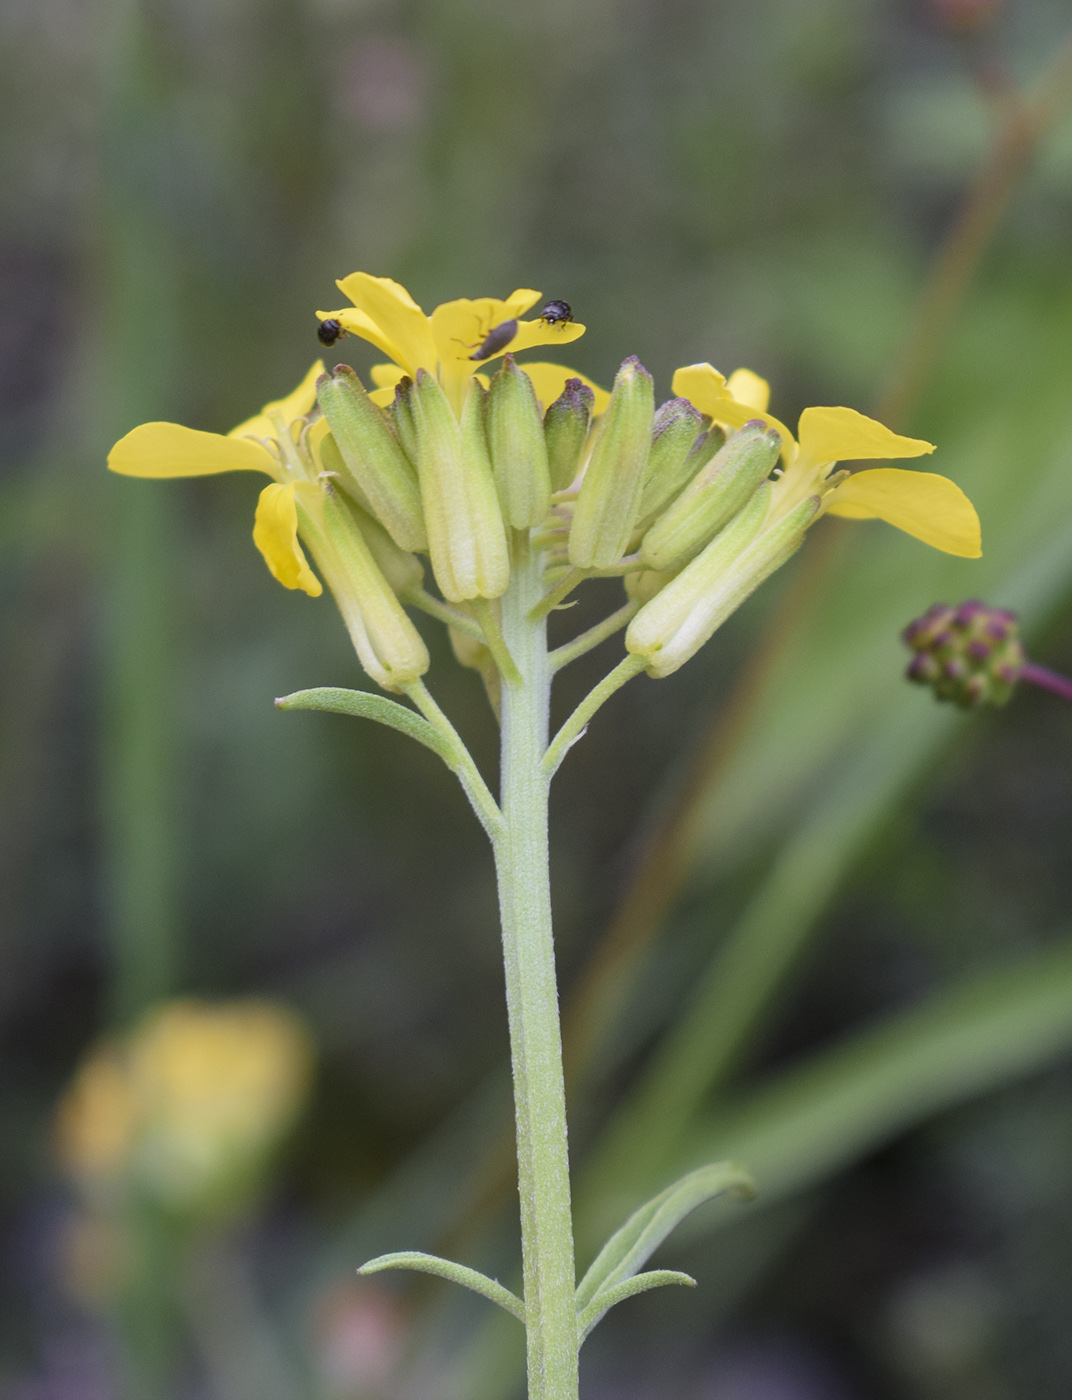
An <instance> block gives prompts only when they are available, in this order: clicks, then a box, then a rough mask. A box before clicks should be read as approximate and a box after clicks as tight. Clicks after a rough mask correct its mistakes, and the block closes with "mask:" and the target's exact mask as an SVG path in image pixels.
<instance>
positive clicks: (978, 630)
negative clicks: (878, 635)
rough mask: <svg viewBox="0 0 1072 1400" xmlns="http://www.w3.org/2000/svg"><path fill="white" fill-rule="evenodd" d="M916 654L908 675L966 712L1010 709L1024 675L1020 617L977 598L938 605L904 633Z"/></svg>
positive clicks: (908, 644) (911, 624)
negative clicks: (981, 707) (997, 707)
mask: <svg viewBox="0 0 1072 1400" xmlns="http://www.w3.org/2000/svg"><path fill="white" fill-rule="evenodd" d="M901 635H902V637H903V639H904V642H905V645H906V646H908V647H910V648H911V649H912V651H914V652H915V655H914V656H913V658H912V660H911V661H910V662H909V664H908V670H907V671H906V673H905V674H906V676H907V677H908V679H909V680H910V681H915V682H916V683H917V684H918V685H929V686H930V687H931V688H932V689H933V690H934V693H935V695H936V696H937V697H938V699H939V700H951V701H952V702H953V703H954V704H955V705H959V706H961V708H962V709H972V708H974V707H976V706H979V705H986V704H990V705H1004V703H1005V702H1006V700H1008V698H1009V696H1010V695H1011V694H1012V692H1013V688H1014V687H1015V685H1016V683H1017V681H1018V680H1019V679H1020V676H1021V674H1022V672H1023V670H1024V666H1025V662H1026V658H1025V656H1024V649H1023V647H1022V645H1021V643H1020V636H1019V624H1018V621H1017V618H1016V614H1015V613H1013V612H1010V611H1009V610H1008V609H1007V608H988V607H987V606H986V604H985V603H981V602H979V600H978V599H976V598H972V599H969V600H968V601H967V602H964V603H961V604H960V606H959V607H956V608H950V607H947V606H946V604H944V603H935V604H934V605H933V607H930V608H928V609H927V611H926V612H925V613H924V614H923V616H922V617H919V618H916V620H915V621H914V622H910V623H909V624H908V626H907V627H906V628H905V629H904V632H903V633H902V634H901Z"/></svg>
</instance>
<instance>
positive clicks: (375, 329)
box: [316, 306, 423, 362]
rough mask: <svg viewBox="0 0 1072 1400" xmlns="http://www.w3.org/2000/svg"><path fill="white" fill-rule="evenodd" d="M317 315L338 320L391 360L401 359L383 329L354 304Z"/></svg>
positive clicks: (322, 318) (321, 318)
mask: <svg viewBox="0 0 1072 1400" xmlns="http://www.w3.org/2000/svg"><path fill="white" fill-rule="evenodd" d="M316 314H317V316H318V317H319V318H320V320H321V321H328V320H330V321H338V323H339V325H340V326H342V328H343V330H344V331H349V332H350V334H351V335H357V336H360V337H361V339H362V340H367V341H368V342H369V344H370V345H375V347H376V349H377V350H380V351H382V353H383V354H385V355H389V356H390V357H391V359H392V360H398V361H400V362H401V360H402V351H401V350H400V349H399V348H398V346H397V345H396V344H395V343H394V341H393V340H392V339H391V338H390V336H387V335H384V333H383V331H382V330H381V329H380V327H379V326H378V325H377V324H376V322H375V321H374V320H373V319H372V317H371V316H366V315H365V313H364V312H363V311H358V309H357V308H356V307H354V306H344V307H342V308H341V310H339V311H318V312H317V313H316ZM422 314H423V313H422Z"/></svg>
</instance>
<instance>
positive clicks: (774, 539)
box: [625, 484, 819, 677]
mask: <svg viewBox="0 0 1072 1400" xmlns="http://www.w3.org/2000/svg"><path fill="white" fill-rule="evenodd" d="M770 490H771V488H770V486H769V485H766V484H764V485H763V486H761V487H760V488H759V490H757V491H756V493H755V494H754V495H753V497H752V499H751V500H750V501H749V503H748V504H747V505H746V506H745V507H744V509H743V510H741V511H740V512H739V513H738V514H737V515H736V516H735V517H734V518H733V520H731V521H730V523H729V524H728V525H727V526H726V527H725V528H724V529H723V530H721V531H720V532H719V533H718V534H717V535H716V536H715V538H714V539H713V540H712V541H711V543H710V544H709V545H708V546H707V548H706V549H705V550H703V552H702V553H701V554H698V555H697V556H696V558H695V559H694V560H693V561H692V562H691V564H688V565H686V567H685V568H684V569H682V571H681V573H679V574H678V576H677V578H675V579H673V580H672V581H671V582H670V583H668V584H667V585H666V587H665V588H664V589H663V590H662V591H661V592H660V593H658V594H657V595H656V596H655V597H654V598H653V599H652V601H651V602H650V603H647V604H645V606H644V607H643V608H641V610H640V611H639V612H638V613H637V615H636V617H634V618H633V621H632V622H631V623H630V625H629V630H628V631H627V632H626V634H625V646H626V650H627V651H629V652H631V653H633V655H635V656H640V657H643V658H644V660H645V661H646V662H647V668H646V669H647V672H648V675H649V676H654V677H662V676H669V675H672V674H673V672H674V671H676V670H678V669H679V668H680V667H681V666H684V664H685V662H686V661H688V660H689V659H690V658H691V657H693V656H695V654H696V653H697V652H698V651H699V649H700V648H701V647H702V646H703V644H704V642H706V641H707V640H708V638H709V637H710V636H711V635H712V633H713V632H714V631H715V630H716V628H718V627H720V626H721V625H722V623H723V622H725V620H726V618H727V617H729V616H730V614H731V613H733V612H735V611H736V610H737V609H738V608H739V607H740V606H741V604H742V603H743V602H744V600H745V599H746V598H747V597H748V596H749V594H751V593H753V592H754V591H755V590H756V589H757V588H758V587H759V585H760V584H761V583H763V581H764V580H765V579H767V578H769V577H770V576H771V574H773V573H774V572H775V570H776V569H779V568H780V567H781V566H782V565H783V564H784V563H785V562H786V561H787V560H788V559H789V558H790V557H791V556H792V555H793V554H794V553H795V552H796V550H797V549H799V547H800V545H801V544H802V543H803V540H804V532H805V531H806V530H807V528H808V526H809V525H810V524H811V522H812V520H813V519H814V518H815V512H816V511H817V510H818V508H819V500H818V497H815V496H811V497H809V498H808V499H807V500H804V501H801V503H800V504H799V505H798V506H796V507H795V508H794V509H793V510H791V511H790V512H789V513H788V515H785V516H783V517H782V519H781V520H778V521H776V522H775V523H774V524H773V525H771V526H769V527H768V528H767V529H765V530H763V529H761V526H762V524H763V518H764V516H765V515H766V513H767V508H768V505H769V502H770Z"/></svg>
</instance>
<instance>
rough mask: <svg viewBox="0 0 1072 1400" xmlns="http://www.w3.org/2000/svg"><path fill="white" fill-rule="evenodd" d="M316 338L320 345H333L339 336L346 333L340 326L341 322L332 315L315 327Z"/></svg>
mask: <svg viewBox="0 0 1072 1400" xmlns="http://www.w3.org/2000/svg"><path fill="white" fill-rule="evenodd" d="M316 334H317V339H318V340H319V341H320V344H321V345H334V344H335V342H336V341H337V340H338V339H339V337H340V336H343V335H345V334H346V332H345V331H344V330H343V328H342V322H341V321H336V320H335V319H334V317H332V318H331V319H329V320H327V321H321V322H320V324H319V326H317V328H316Z"/></svg>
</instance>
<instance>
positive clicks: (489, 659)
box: [447, 603, 502, 719]
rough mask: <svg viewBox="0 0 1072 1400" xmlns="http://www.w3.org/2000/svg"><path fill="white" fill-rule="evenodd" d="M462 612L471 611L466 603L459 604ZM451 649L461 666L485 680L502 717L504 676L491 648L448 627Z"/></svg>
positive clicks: (491, 698) (485, 685)
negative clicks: (501, 674) (500, 672)
mask: <svg viewBox="0 0 1072 1400" xmlns="http://www.w3.org/2000/svg"><path fill="white" fill-rule="evenodd" d="M458 607H459V609H460V610H461V611H462V612H469V609H468V608H467V606H466V605H465V603H459V604H458ZM447 632H448V634H449V636H450V645H451V650H452V651H453V652H454V658H455V660H456V661H457V662H458V663H459V665H461V666H465V667H467V668H468V669H469V670H472V671H476V672H477V673H478V674H479V676H480V679H481V680H482V681H483V682H484V690H485V692H486V694H487V697H488V703H489V704H490V705H491V708H492V709H493V710H494V711H495V715H496V717H497V718H500V719H501V717H502V677H501V676H500V675H499V668H498V666H496V664H495V658H494V657H493V656H492V654H491V649H490V648H489V647H487V646H485V644H484V643H483V642H478V641H477V639H476V638H475V637H470V636H468V635H467V634H466V633H465V632H459V631H458V629H457V628H456V627H448V628H447Z"/></svg>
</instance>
